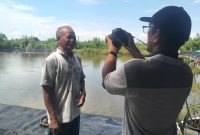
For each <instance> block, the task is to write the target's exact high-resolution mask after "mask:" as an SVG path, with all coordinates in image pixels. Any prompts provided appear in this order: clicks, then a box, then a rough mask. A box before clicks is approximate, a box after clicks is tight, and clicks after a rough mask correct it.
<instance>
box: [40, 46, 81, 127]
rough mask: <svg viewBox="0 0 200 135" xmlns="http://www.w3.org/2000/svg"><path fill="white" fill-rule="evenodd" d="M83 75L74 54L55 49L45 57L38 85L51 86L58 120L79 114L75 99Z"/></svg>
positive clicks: (78, 60)
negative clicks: (70, 54)
mask: <svg viewBox="0 0 200 135" xmlns="http://www.w3.org/2000/svg"><path fill="white" fill-rule="evenodd" d="M84 77H85V75H84V73H83V70H82V65H81V61H80V58H79V57H78V56H77V55H76V54H73V55H72V56H71V57H69V56H67V55H66V54H64V53H63V52H61V51H60V50H59V49H57V51H56V52H53V53H51V54H50V55H49V56H48V57H47V58H46V60H45V62H44V64H43V66H42V77H41V83H40V85H41V86H45V85H47V86H49V87H51V88H52V90H53V95H54V96H53V105H54V107H55V111H56V115H57V118H58V120H59V122H61V123H66V122H70V121H72V120H73V119H74V118H76V117H77V116H78V115H80V108H79V107H78V106H77V105H76V101H75V100H76V99H77V98H78V97H79V93H80V87H81V86H80V81H81V79H84ZM47 113H48V112H47Z"/></svg>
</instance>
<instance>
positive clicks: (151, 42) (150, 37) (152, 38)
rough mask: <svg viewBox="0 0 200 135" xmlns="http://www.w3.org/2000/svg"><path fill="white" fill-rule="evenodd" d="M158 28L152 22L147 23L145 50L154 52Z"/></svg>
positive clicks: (156, 45) (156, 44)
mask: <svg viewBox="0 0 200 135" xmlns="http://www.w3.org/2000/svg"><path fill="white" fill-rule="evenodd" d="M157 32H158V29H157V28H156V27H155V25H153V24H152V23H149V30H148V33H147V44H148V47H147V50H148V51H149V52H150V53H154V52H155V51H156V49H157V47H158V36H157V34H158V33H157Z"/></svg>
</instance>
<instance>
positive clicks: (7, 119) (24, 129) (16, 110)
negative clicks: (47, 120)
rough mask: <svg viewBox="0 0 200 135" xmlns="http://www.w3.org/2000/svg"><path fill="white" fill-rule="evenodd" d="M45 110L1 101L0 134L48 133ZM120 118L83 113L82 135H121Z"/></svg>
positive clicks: (31, 134) (27, 134) (42, 134)
mask: <svg viewBox="0 0 200 135" xmlns="http://www.w3.org/2000/svg"><path fill="white" fill-rule="evenodd" d="M44 115H46V112H45V110H41V109H33V108H27V107H21V106H16V105H7V104H1V103H0V135H46V134H47V128H46V127H42V126H41V125H40V122H39V121H40V119H41V118H42V117H43V116H44ZM121 123H122V120H121V119H120V118H115V117H109V116H99V115H90V114H81V123H80V135H120V134H121V126H122V125H121Z"/></svg>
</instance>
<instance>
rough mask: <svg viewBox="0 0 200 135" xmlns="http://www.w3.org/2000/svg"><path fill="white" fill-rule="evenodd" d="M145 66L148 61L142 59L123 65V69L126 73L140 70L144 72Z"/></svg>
mask: <svg viewBox="0 0 200 135" xmlns="http://www.w3.org/2000/svg"><path fill="white" fill-rule="evenodd" d="M147 66H148V61H146V60H144V59H132V60H129V61H127V62H126V63H125V65H124V69H125V70H126V71H132V72H133V71H135V72H140V71H142V70H146V68H147Z"/></svg>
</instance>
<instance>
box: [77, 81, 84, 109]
mask: <svg viewBox="0 0 200 135" xmlns="http://www.w3.org/2000/svg"><path fill="white" fill-rule="evenodd" d="M85 97H86V91H85V80H84V78H82V80H81V82H80V96H79V97H78V99H76V102H77V106H78V107H82V106H83V104H84V103H85Z"/></svg>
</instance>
